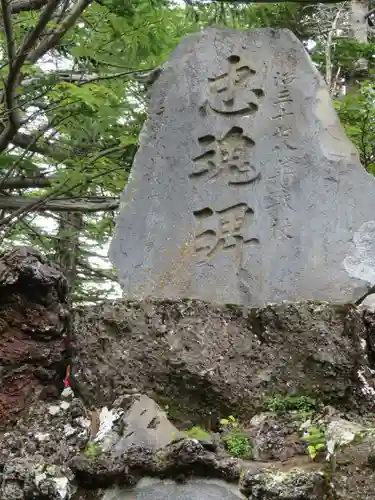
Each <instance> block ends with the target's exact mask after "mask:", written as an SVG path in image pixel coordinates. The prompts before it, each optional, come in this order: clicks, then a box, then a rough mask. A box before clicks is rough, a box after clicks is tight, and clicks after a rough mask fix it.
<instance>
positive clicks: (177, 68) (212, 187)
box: [109, 28, 375, 306]
mask: <svg viewBox="0 0 375 500" xmlns="http://www.w3.org/2000/svg"><path fill="white" fill-rule="evenodd" d="M374 197H375V181H374V179H373V177H372V176H370V175H369V174H367V173H366V171H365V170H364V168H363V167H362V166H361V165H360V162H359V157H358V154H357V152H356V150H355V149H354V147H353V145H352V144H351V142H350V141H349V140H348V139H347V137H346V135H345V133H344V131H343V128H342V126H341V124H340V123H339V120H338V117H337V115H336V112H335V111H334V108H333V106H332V103H331V101H330V97H329V93H328V91H327V87H326V85H325V83H324V82H323V79H322V78H321V76H320V74H319V73H318V71H317V70H316V68H315V67H314V66H313V64H312V62H311V60H310V58H309V56H308V54H307V52H306V51H305V49H304V47H303V45H302V44H301V43H300V42H299V41H298V40H297V38H296V37H295V36H294V35H293V34H292V33H291V32H290V31H288V30H277V31H275V30H272V29H262V30H254V31H236V30H231V29H217V28H209V29H206V30H204V31H202V32H200V33H198V34H195V35H192V36H190V37H188V38H186V39H185V40H184V41H183V42H182V43H181V44H180V45H179V46H178V47H177V49H176V50H175V51H174V52H173V54H172V55H171V57H170V59H169V60H168V61H167V62H166V64H165V65H164V66H163V69H162V72H161V74H160V76H159V77H158V79H157V80H156V82H155V83H154V84H153V87H152V89H151V100H150V106H149V117H148V120H147V123H146V124H145V126H144V129H143V131H142V134H141V137H140V148H139V151H138V153H137V155H136V158H135V162H134V165H133V168H132V173H131V176H130V179H129V183H128V185H127V187H126V190H125V192H124V193H123V196H122V198H121V209H120V214H119V216H118V219H117V225H116V231H115V235H114V238H113V241H112V244H111V247H110V253H109V255H110V259H111V261H112V263H113V265H114V267H115V269H116V271H117V274H118V277H119V280H120V283H121V284H122V287H123V290H124V294H125V295H126V296H127V297H128V298H138V299H144V298H146V297H155V298H158V297H160V298H175V297H188V298H196V299H203V300H206V301H210V302H214V303H236V304H245V305H250V306H262V305H264V304H266V303H269V302H278V301H281V300H300V299H310V300H311V299H319V300H328V301H334V302H346V301H352V300H354V299H358V298H359V297H361V296H363V294H364V292H365V291H366V290H367V288H368V286H369V285H374V284H375V271H374V266H375V242H374V237H373V234H374V230H373V228H374V227H375V215H374V208H373V205H374V202H373V200H374ZM363 258H365V262H363Z"/></svg>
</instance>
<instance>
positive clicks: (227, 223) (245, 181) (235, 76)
mask: <svg viewBox="0 0 375 500" xmlns="http://www.w3.org/2000/svg"><path fill="white" fill-rule="evenodd" d="M226 65H227V67H226V70H225V71H224V72H222V73H219V74H217V75H215V76H213V77H211V78H209V79H208V97H207V100H206V102H205V103H204V105H202V106H201V107H200V111H201V112H202V111H204V114H207V109H209V110H210V111H211V114H212V113H213V114H219V115H221V116H222V119H223V120H228V118H231V122H229V123H230V124H228V128H227V132H226V134H225V135H224V136H220V137H217V136H216V135H214V134H213V133H210V131H208V133H207V134H205V135H203V136H200V137H198V144H199V146H200V152H199V154H198V155H197V156H195V157H194V158H193V162H194V169H193V171H192V172H190V174H189V178H190V179H191V180H192V181H193V182H195V183H198V184H200V183H202V182H203V183H205V182H211V183H212V189H215V186H217V184H216V181H219V180H221V179H222V180H224V183H225V184H226V185H227V186H228V188H237V189H240V188H241V187H243V188H246V187H248V186H249V185H251V184H253V183H256V182H257V181H258V180H259V179H260V177H261V176H260V172H259V170H258V168H257V167H256V166H255V165H254V164H253V163H252V161H251V157H252V154H253V149H254V147H255V141H254V140H253V139H252V138H251V137H249V135H248V134H246V133H245V132H244V129H243V126H239V125H240V124H241V125H242V124H243V120H244V119H245V120H246V117H250V116H252V115H254V113H256V112H257V111H258V109H259V106H260V104H261V101H262V98H263V97H264V91H263V89H262V88H261V87H260V86H257V85H254V77H255V76H256V70H255V69H253V68H252V65H250V64H248V62H246V61H245V60H244V59H243V58H241V57H240V56H239V55H237V54H232V55H231V56H229V57H228V58H227V59H226ZM236 117H238V118H240V119H241V120H242V121H241V122H240V124H238V125H233V118H236ZM237 193H238V191H237ZM194 219H195V224H196V226H195V252H196V256H197V258H198V262H200V263H202V262H208V261H209V260H210V259H212V258H214V257H215V256H217V255H218V254H219V253H221V252H229V253H230V254H231V255H232V257H233V261H234V262H235V263H236V265H237V266H238V274H239V272H240V267H241V263H242V262H243V248H244V247H245V246H247V245H250V244H253V245H254V244H255V245H258V244H259V240H258V239H257V238H254V237H252V235H251V231H252V226H253V222H254V210H253V208H252V207H250V206H249V205H248V204H247V203H237V204H234V205H230V206H227V207H225V208H223V209H220V210H216V209H215V207H211V206H205V207H204V208H201V209H200V210H196V211H195V212H194Z"/></svg>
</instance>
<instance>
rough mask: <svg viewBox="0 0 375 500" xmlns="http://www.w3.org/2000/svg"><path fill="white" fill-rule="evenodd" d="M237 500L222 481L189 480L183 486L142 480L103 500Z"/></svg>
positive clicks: (235, 494) (236, 492)
mask: <svg viewBox="0 0 375 500" xmlns="http://www.w3.org/2000/svg"><path fill="white" fill-rule="evenodd" d="M169 499H171V500H172V499H173V500H239V499H245V497H244V496H242V495H241V494H240V492H239V491H238V489H237V488H235V487H233V486H230V485H228V484H226V483H225V482H224V481H214V480H210V479H191V480H189V481H187V482H186V483H184V484H178V483H175V482H174V481H171V480H155V479H151V480H150V479H148V478H146V479H144V480H143V481H141V482H140V483H139V484H138V485H137V486H136V487H135V488H134V489H133V490H130V491H129V490H126V489H120V488H115V489H113V490H110V491H108V492H107V493H106V494H105V495H104V497H103V500H169Z"/></svg>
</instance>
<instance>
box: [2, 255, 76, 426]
mask: <svg viewBox="0 0 375 500" xmlns="http://www.w3.org/2000/svg"><path fill="white" fill-rule="evenodd" d="M66 298H67V282H66V279H65V278H64V276H63V275H62V274H61V273H60V272H59V271H58V270H57V269H56V268H55V267H54V266H53V265H51V264H49V263H48V262H47V260H46V259H45V258H44V257H43V256H42V255H41V254H40V253H39V252H37V251H36V250H34V249H32V248H28V247H17V248H15V249H14V250H11V251H9V252H7V253H5V254H3V255H2V256H1V258H0V376H1V384H0V429H1V428H4V427H5V426H6V424H7V423H9V422H12V421H14V420H15V419H16V418H18V417H19V415H20V414H21V413H22V411H23V410H25V409H27V407H28V405H30V404H31V403H32V401H33V400H36V399H38V398H40V397H42V398H43V397H46V396H47V395H48V394H52V395H55V396H57V395H58V392H57V391H56V386H57V385H58V384H59V383H60V384H62V379H63V371H64V367H65V363H66V359H65V357H66V352H67V329H66V326H67V321H68V311H67V306H66ZM43 394H44V396H43Z"/></svg>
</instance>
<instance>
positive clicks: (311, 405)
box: [265, 394, 318, 413]
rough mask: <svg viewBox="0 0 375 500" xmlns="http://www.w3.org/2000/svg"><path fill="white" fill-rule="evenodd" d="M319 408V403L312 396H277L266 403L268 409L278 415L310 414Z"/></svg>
mask: <svg viewBox="0 0 375 500" xmlns="http://www.w3.org/2000/svg"><path fill="white" fill-rule="evenodd" d="M317 406H318V404H317V401H316V400H315V399H314V398H311V397H310V396H284V395H283V394H276V395H274V396H272V397H270V398H267V399H266V401H265V407H266V409H267V410H269V411H273V412H276V413H284V412H288V411H298V412H301V413H309V412H311V411H314V410H316V408H317Z"/></svg>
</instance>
